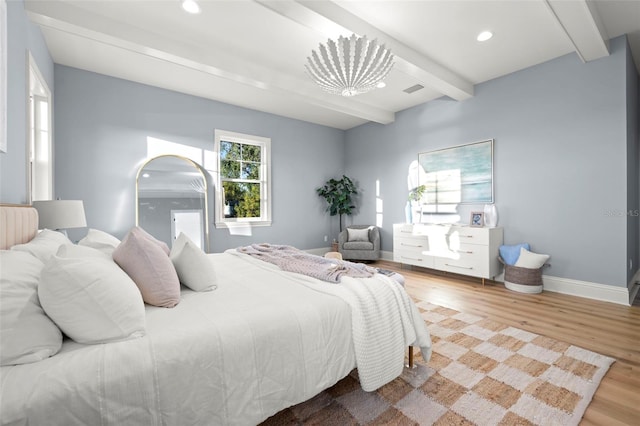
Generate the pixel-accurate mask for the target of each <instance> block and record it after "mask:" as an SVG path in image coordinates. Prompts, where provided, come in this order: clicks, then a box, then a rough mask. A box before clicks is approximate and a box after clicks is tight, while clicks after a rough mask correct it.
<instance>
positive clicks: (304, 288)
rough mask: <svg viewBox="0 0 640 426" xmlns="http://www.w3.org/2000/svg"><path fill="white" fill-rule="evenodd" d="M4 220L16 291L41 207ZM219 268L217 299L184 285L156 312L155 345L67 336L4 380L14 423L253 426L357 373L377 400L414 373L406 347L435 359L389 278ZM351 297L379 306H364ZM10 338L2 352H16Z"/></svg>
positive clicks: (3, 403)
mask: <svg viewBox="0 0 640 426" xmlns="http://www.w3.org/2000/svg"><path fill="white" fill-rule="evenodd" d="M0 213H1V220H0V227H1V229H0V234H1V235H2V236H3V237H2V249H3V250H2V251H1V252H0V260H2V259H5V260H6V259H9V257H10V258H11V259H12V262H13V263H12V264H9V263H7V262H5V263H3V264H2V267H3V271H2V272H0V278H1V279H2V286H3V288H0V290H2V291H5V288H7V287H9V286H10V284H11V283H8V282H7V280H8V279H10V278H11V277H10V276H9V275H11V273H10V272H11V270H12V268H13V269H16V268H18V266H17V265H15V259H16V258H17V257H16V255H14V254H11V253H9V252H14V251H19V250H4V249H8V248H10V247H11V246H16V245H18V247H24V244H25V243H26V244H29V241H31V240H32V238H34V235H35V234H36V231H35V224H36V223H37V215H36V216H35V218H36V219H35V221H34V219H33V218H34V210H33V209H32V208H28V207H13V206H12V207H8V206H2V207H0ZM56 238H57V237H56ZM32 243H33V242H32ZM69 244H70V243H69ZM27 247H28V246H27ZM15 248H16V247H14V249H15ZM57 250H58V252H59V251H61V250H63V249H62V248H61V247H58V248H57ZM66 250H67V251H71V248H70V247H67V248H66ZM74 250H75V249H74ZM20 256H21V257H20V258H25V259H26V257H27V256H23V255H20ZM205 256H206V258H207V261H208V262H210V264H211V265H212V266H213V271H214V272H215V281H216V283H217V288H216V289H215V290H213V291H193V290H191V289H189V288H187V287H184V286H182V287H181V288H180V294H179V303H178V304H177V305H175V306H174V307H172V308H166V307H156V306H150V305H148V304H145V305H144V312H143V315H144V324H143V326H144V333H142V334H140V333H138V335H135V333H134V334H131V336H134V337H131V338H127V339H124V340H117V339H116V340H114V341H109V342H107V343H93V344H88V343H79V342H77V341H75V340H73V339H71V338H69V337H64V339H63V340H62V343H61V346H60V349H59V351H58V352H57V353H55V354H54V355H53V356H44V357H43V359H41V360H36V361H35V362H27V363H21V364H17V365H3V366H2V367H0V390H1V394H0V398H1V399H0V419H1V423H2V424H3V425H27V424H30V425H31V424H32V425H39V424H47V425H87V424H96V425H97V424H102V425H109V424H132V425H136V424H140V425H142V424H144V425H156V424H158V425H159V424H163V425H187V424H188V425H227V424H228V425H253V424H258V423H260V422H261V421H263V420H265V419H267V418H268V417H270V416H271V415H273V414H275V413H277V412H278V411H280V410H282V409H284V408H286V407H289V406H291V405H294V404H297V403H300V402H302V401H305V400H308V399H309V398H311V397H313V396H314V395H316V394H318V393H319V392H321V391H322V390H324V389H326V388H328V387H330V386H332V385H333V384H335V383H336V382H337V381H338V380H340V379H341V378H343V377H345V376H346V375H347V374H349V372H351V371H352V370H353V369H354V368H356V367H357V368H358V371H359V374H360V375H361V381H362V382H363V388H365V386H366V387H367V389H365V390H374V389H375V388H376V387H378V386H381V385H382V384H384V383H386V382H388V381H390V380H392V379H393V378H394V377H397V376H398V375H399V374H401V372H402V368H403V364H404V361H403V360H404V351H405V348H406V345H411V344H415V345H417V346H421V348H422V351H423V353H424V354H425V356H427V357H428V353H429V351H430V345H431V341H430V339H429V335H428V332H427V330H426V327H425V325H424V321H422V320H421V318H420V315H419V313H418V311H417V309H416V307H415V306H414V305H413V303H412V302H411V301H410V299H409V298H408V296H407V295H406V293H405V292H404V290H403V289H402V288H401V286H399V285H398V284H396V283H394V282H393V281H392V280H389V278H387V277H385V276H382V275H379V274H376V275H374V276H373V277H371V278H351V277H345V278H343V280H342V281H343V283H342V284H339V285H337V284H328V283H326V282H322V281H320V280H317V279H315V278H311V277H308V276H304V275H300V274H297V273H293V272H286V271H283V270H281V269H280V268H278V267H277V266H274V265H272V264H268V263H265V262H262V261H260V260H257V259H254V258H252V257H250V256H248V255H246V254H243V253H239V252H238V251H236V250H230V251H228V252H225V253H219V254H208V255H205ZM74 262H76V263H77V262H78V261H76V260H74ZM100 262H102V259H101V260H100ZM43 263H44V264H45V266H44V268H43V271H48V269H46V268H47V266H48V264H47V263H46V262H43ZM105 264H106V263H105ZM38 279H39V280H40V281H39V283H40V285H42V282H44V281H45V279H44V278H43V277H42V276H40V277H39V278H38ZM363 284H366V286H363ZM350 287H353V288H356V289H357V288H360V289H362V288H365V289H366V292H367V293H370V294H368V295H366V296H364V298H362V297H360V296H358V295H355V294H354V293H353V292H351V291H350V290H349V288H350ZM357 291H361V290H357ZM357 291H356V293H357ZM6 294H7V293H3V297H7V296H6ZM385 294H386V296H385ZM379 296H380V297H379ZM367 297H376V298H378V299H377V300H378V301H376V302H374V303H373V304H375V305H377V306H373V307H372V306H371V303H370V302H366V303H364V302H363V300H368V299H366V298H367ZM41 299H42V295H41ZM6 300H9V299H8V298H7V299H6ZM44 300H46V299H42V301H43V302H44ZM47 303H49V302H47ZM363 303H364V304H363ZM359 305H362V306H359ZM3 309H4V307H3ZM136 309H137V308H136ZM134 310H135V309H134ZM392 310H397V311H398V312H397V314H396V313H394V312H392ZM369 311H370V312H369ZM372 312H377V313H376V314H375V315H372ZM3 315H4V313H3ZM372 316H380V317H382V318H380V321H378V322H377V323H376V320H375V318H373V319H372V318H371V317H372ZM76 322H80V323H81V324H76V325H77V326H82V325H84V323H82V321H76ZM386 323H389V324H386ZM5 326H6V324H3V325H2V327H3V339H2V341H0V352H2V351H7V350H8V349H7V346H6V345H5V344H6V342H9V340H10V339H5V336H7V330H6V329H5ZM74 326H75V325H74ZM65 330H66V329H65ZM389 330H391V331H389ZM89 332H90V330H89ZM361 370H362V371H361ZM363 376H365V377H363ZM363 378H364V380H362V379H363Z"/></svg>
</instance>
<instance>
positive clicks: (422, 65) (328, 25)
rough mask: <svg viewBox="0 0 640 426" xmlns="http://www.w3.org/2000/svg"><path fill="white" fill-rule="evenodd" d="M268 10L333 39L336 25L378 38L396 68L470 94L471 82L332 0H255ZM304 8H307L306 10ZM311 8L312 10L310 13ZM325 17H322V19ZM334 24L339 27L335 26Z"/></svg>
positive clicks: (443, 89) (439, 87)
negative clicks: (390, 55)
mask: <svg viewBox="0 0 640 426" xmlns="http://www.w3.org/2000/svg"><path fill="white" fill-rule="evenodd" d="M256 1H257V2H258V3H260V4H262V5H264V6H265V7H268V8H269V9H271V10H273V11H275V12H277V13H279V14H281V15H283V16H285V17H287V18H289V19H291V20H293V21H296V22H298V23H300V24H302V25H304V26H306V27H309V28H312V29H314V30H316V31H318V32H320V33H321V34H323V35H325V36H327V37H330V38H335V37H337V36H336V34H339V28H340V27H342V28H345V29H347V30H349V31H351V32H353V33H356V34H359V35H367V37H369V38H377V39H379V40H380V42H382V43H384V44H385V46H386V47H387V48H389V49H391V51H392V52H393V54H394V55H395V62H396V64H395V67H396V68H397V69H399V70H401V71H403V72H404V73H406V74H407V75H409V76H411V77H413V78H415V79H416V80H417V81H418V82H420V83H421V84H423V85H424V86H428V87H430V88H432V89H434V90H436V91H438V92H440V93H442V94H443V95H447V96H449V97H450V98H453V99H456V100H464V99H468V98H470V97H472V96H473V90H474V89H473V84H471V83H470V82H469V81H467V80H465V79H464V78H462V77H461V76H459V75H457V74H456V73H454V72H453V71H451V70H449V69H447V68H445V67H443V66H442V65H440V64H438V63H436V62H435V61H433V60H432V59H430V58H428V57H426V56H425V55H423V54H421V53H419V52H417V51H416V50H414V49H412V48H411V47H409V46H407V45H405V44H404V43H402V42H400V41H399V40H397V39H395V38H393V37H391V36H390V35H389V34H387V33H385V32H383V31H381V30H379V29H378V28H376V27H374V26H373V25H371V24H370V23H368V22H367V21H365V20H363V19H362V18H360V17H358V16H356V15H354V14H353V13H351V12H349V11H347V10H345V9H344V8H342V7H340V6H339V5H337V4H336V3H333V2H331V1H303V2H300V1H292V0H256ZM305 9H306V10H305ZM308 11H312V12H315V13H309V12H308ZM322 18H325V19H322ZM336 25H337V26H338V28H336Z"/></svg>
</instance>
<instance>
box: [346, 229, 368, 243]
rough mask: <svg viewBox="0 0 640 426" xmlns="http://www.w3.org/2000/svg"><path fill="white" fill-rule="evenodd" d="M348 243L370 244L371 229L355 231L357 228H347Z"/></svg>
mask: <svg viewBox="0 0 640 426" xmlns="http://www.w3.org/2000/svg"><path fill="white" fill-rule="evenodd" d="M347 235H348V238H347V241H348V242H353V241H364V242H369V228H364V229H355V228H347Z"/></svg>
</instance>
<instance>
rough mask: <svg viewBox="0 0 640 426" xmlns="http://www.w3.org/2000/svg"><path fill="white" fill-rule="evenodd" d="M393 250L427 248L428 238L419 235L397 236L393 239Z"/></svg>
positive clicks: (419, 249) (422, 249)
mask: <svg viewBox="0 0 640 426" xmlns="http://www.w3.org/2000/svg"><path fill="white" fill-rule="evenodd" d="M393 249H394V250H417V251H425V250H429V239H428V238H421V237H405V236H399V237H395V238H394V239H393Z"/></svg>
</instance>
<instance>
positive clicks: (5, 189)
mask: <svg viewBox="0 0 640 426" xmlns="http://www.w3.org/2000/svg"><path fill="white" fill-rule="evenodd" d="M29 51H30V52H31V55H32V56H33V58H34V60H35V62H36V64H37V66H38V69H39V70H40V72H41V73H42V76H43V78H44V79H45V80H46V82H47V85H48V86H49V89H50V90H51V92H52V93H53V92H54V81H53V60H52V59H51V56H50V55H49V50H48V49H47V45H46V44H45V42H44V38H43V36H42V33H41V32H40V28H39V27H37V26H36V25H34V24H32V23H31V22H30V21H29V19H28V18H27V15H26V13H25V11H24V3H23V1H22V0H11V1H8V2H7V86H8V87H7V152H6V153H0V201H2V202H4V203H17V204H19V203H25V202H27V199H28V196H27V94H28V89H29V88H28V86H27V85H28V79H27V57H28V52H29Z"/></svg>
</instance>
